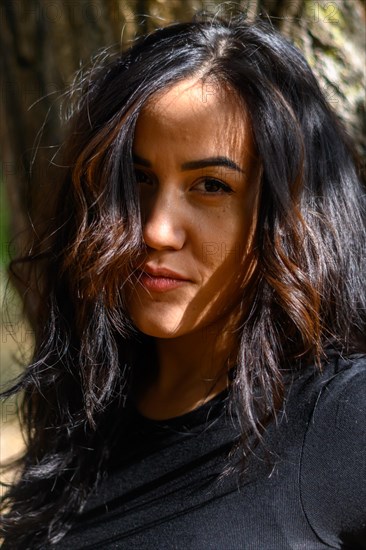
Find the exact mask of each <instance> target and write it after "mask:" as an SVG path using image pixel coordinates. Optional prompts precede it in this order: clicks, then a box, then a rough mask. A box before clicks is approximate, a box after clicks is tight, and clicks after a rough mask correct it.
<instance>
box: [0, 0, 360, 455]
mask: <svg viewBox="0 0 366 550" xmlns="http://www.w3.org/2000/svg"><path fill="white" fill-rule="evenodd" d="M202 11H203V12H207V13H217V14H218V15H221V16H225V17H230V16H231V15H235V14H236V13H238V12H241V13H243V12H244V13H246V15H247V18H248V19H249V20H254V19H255V18H256V17H260V18H263V19H267V20H268V19H269V20H270V21H271V22H272V24H273V25H274V26H275V27H277V28H278V29H279V30H280V31H281V32H282V33H283V34H285V35H286V36H288V37H289V38H290V39H291V40H292V41H293V42H294V43H295V44H296V45H297V46H298V47H299V48H300V49H301V50H302V51H303V53H304V54H305V56H306V58H307V60H308V62H309V63H310V65H311V67H312V68H313V70H314V72H315V73H316V75H317V77H318V79H319V81H320V84H321V86H322V88H323V90H324V93H325V95H326V97H327V98H328V101H329V102H330V104H331V105H332V107H333V108H334V110H335V111H336V112H337V114H338V116H339V118H340V119H341V120H342V121H343V122H344V124H345V126H346V129H347V132H348V133H349V135H350V136H351V137H352V139H353V140H354V142H355V145H356V149H357V152H358V155H359V157H360V159H361V166H360V169H361V172H362V173H363V177H365V160H364V159H365V156H366V115H365V113H366V105H365V103H366V100H365V67H366V8H365V3H364V0H330V1H329V0H328V1H327V0H319V1H318V0H245V1H238V2H219V1H215V0H181V1H179V0H90V1H86V0H1V1H0V53H1V73H0V77H1V82H0V90H1V107H0V109H1V111H0V160H1V170H0V184H1V191H0V215H1V223H0V231H1V249H0V292H1V296H0V299H1V319H0V322H1V357H0V361H1V362H0V384H1V386H2V388H3V387H4V385H6V384H7V383H8V382H9V380H10V379H12V378H14V376H16V375H17V374H19V373H20V372H21V371H22V368H24V365H25V364H26V363H27V361H29V359H30V357H31V352H32V345H33V333H32V328H31V323H29V322H28V321H27V314H28V317H30V318H31V317H32V316H31V309H32V304H31V300H29V299H26V296H27V295H29V293H28V294H27V290H26V285H25V286H24V285H21V284H20V283H19V281H17V280H14V279H12V278H11V281H10V282H8V278H9V277H8V272H7V266H8V263H9V258H10V257H16V256H17V255H20V254H21V253H22V250H24V248H25V245H26V243H27V242H28V240H29V235H30V229H31V224H32V219H33V218H34V217H37V216H41V217H42V216H45V217H46V218H47V206H45V205H44V204H43V206H42V210H41V211H39V206H38V205H39V204H41V203H42V201H41V200H40V199H41V198H42V195H43V193H44V190H45V189H49V188H50V184H51V185H52V165H51V164H50V162H51V161H52V158H53V155H54V153H55V151H56V150H57V148H58V147H59V146H60V143H62V116H60V112H61V111H62V109H61V107H62V99H63V94H64V91H65V89H66V88H67V86H68V85H69V84H70V83H71V82H72V80H73V77H74V74H75V72H76V71H78V70H80V69H82V67H83V66H84V65H88V64H89V63H90V62H92V59H93V56H95V55H96V54H97V53H98V52H99V51H100V50H101V49H103V48H105V47H108V48H109V47H110V48H111V49H112V50H115V49H117V50H118V49H121V48H122V47H125V46H126V45H128V44H129V43H130V42H131V41H132V40H133V39H134V38H135V37H136V36H138V35H140V34H142V33H146V32H149V31H151V30H153V29H155V28H157V27H159V26H164V25H167V24H169V23H172V22H175V21H186V20H189V19H191V18H192V16H193V15H194V14H195V13H197V12H202ZM24 310H25V311H24ZM16 410H17V403H16V402H15V400H8V401H6V402H5V403H2V405H1V409H0V413H1V419H0V421H1V424H0V430H1V431H0V459H1V460H2V461H4V460H5V459H7V458H9V457H11V456H14V455H15V454H17V453H18V452H19V451H20V450H21V448H22V439H21V437H20V433H19V429H18V425H17V421H16Z"/></svg>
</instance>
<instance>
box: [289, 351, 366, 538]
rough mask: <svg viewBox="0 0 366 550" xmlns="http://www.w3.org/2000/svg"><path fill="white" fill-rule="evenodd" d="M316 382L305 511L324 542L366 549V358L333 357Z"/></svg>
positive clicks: (305, 451)
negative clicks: (363, 543)
mask: <svg viewBox="0 0 366 550" xmlns="http://www.w3.org/2000/svg"><path fill="white" fill-rule="evenodd" d="M315 386H316V390H315V395H314V397H315V399H314V401H313V403H314V406H313V409H312V414H311V417H310V421H309V424H308V428H307V430H306V434H305V437H304V443H303V448H302V457H301V471H300V483H301V499H302V506H303V509H304V513H305V514H306V516H307V519H308V521H309V523H310V524H311V526H312V528H313V529H314V531H315V532H316V533H317V535H318V536H319V537H320V538H321V539H322V540H323V541H324V542H326V543H328V544H330V545H336V543H337V541H339V540H342V542H344V543H345V544H349V545H350V547H352V548H366V546H359V543H360V542H361V540H363V541H365V540H366V538H365V537H366V452H365V449H366V357H365V356H361V355H359V356H353V357H350V358H348V359H342V358H338V359H335V360H333V361H332V362H331V363H330V364H329V365H328V366H327V367H326V368H325V369H324V372H323V374H322V375H321V376H320V377H319V379H318V383H317V384H316V385H315ZM361 544H362V543H361Z"/></svg>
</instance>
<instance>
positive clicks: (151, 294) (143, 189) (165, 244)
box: [128, 79, 259, 338]
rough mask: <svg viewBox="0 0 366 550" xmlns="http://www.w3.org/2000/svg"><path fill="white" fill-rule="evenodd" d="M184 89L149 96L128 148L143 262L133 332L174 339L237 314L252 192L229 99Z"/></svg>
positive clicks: (238, 117) (246, 124)
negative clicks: (137, 197)
mask: <svg viewBox="0 0 366 550" xmlns="http://www.w3.org/2000/svg"><path fill="white" fill-rule="evenodd" d="M206 89H207V82H206V83H203V82H202V81H201V80H200V79H190V80H185V81H183V82H181V83H179V84H178V85H175V86H174V87H173V88H171V89H170V90H169V91H167V92H165V93H161V94H159V95H158V96H156V97H154V100H152V101H150V103H149V104H148V105H147V106H145V108H144V110H143V111H142V113H141V114H140V117H139V119H138V122H137V126H136V133H135V140H134V148H133V152H134V160H135V169H136V178H137V181H138V184H139V186H140V197H141V216H142V225H143V237H144V241H145V244H146V247H147V257H146V259H145V260H144V261H143V262H142V264H141V265H140V266H136V273H135V274H136V278H135V284H134V285H133V288H132V289H131V293H130V295H129V298H128V308H129V311H130V314H131V317H132V318H133V321H134V323H135V324H136V326H137V327H138V328H139V329H140V330H141V331H142V332H144V333H146V334H149V335H151V336H155V337H157V338H176V337H179V336H183V335H186V334H189V333H193V332H195V331H197V330H201V329H203V328H205V327H209V326H210V325H211V324H213V323H216V324H217V323H218V324H219V325H221V326H222V327H225V326H226V325H227V324H228V323H229V322H231V320H232V318H233V316H235V315H236V314H237V311H238V306H239V302H240V299H241V294H242V289H243V286H244V285H245V279H246V276H247V275H248V273H249V272H250V270H251V269H252V268H251V258H250V255H249V254H248V251H249V248H250V241H251V234H252V230H253V223H254V220H255V211H256V201H257V195H258V187H259V183H258V180H259V163H258V161H257V159H256V157H255V151H254V145H253V140H252V135H251V128H250V121H249V118H248V116H247V114H246V111H245V107H244V105H243V103H242V102H241V101H240V100H239V99H238V97H237V96H236V95H235V94H234V93H233V92H230V91H228V90H225V89H222V90H221V91H219V90H218V89H217V88H216V89H217V92H218V93H216V94H209V95H208V94H205V90H206Z"/></svg>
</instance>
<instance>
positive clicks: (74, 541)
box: [3, 18, 366, 550]
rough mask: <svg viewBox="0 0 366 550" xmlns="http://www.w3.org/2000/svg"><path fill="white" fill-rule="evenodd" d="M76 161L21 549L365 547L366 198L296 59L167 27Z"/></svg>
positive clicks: (268, 41) (90, 122)
mask: <svg viewBox="0 0 366 550" xmlns="http://www.w3.org/2000/svg"><path fill="white" fill-rule="evenodd" d="M63 166H64V177H63V180H62V184H61V186H60V191H59V195H58V200H57V204H56V207H55V213H54V216H53V218H52V220H53V221H52V223H51V227H50V228H49V229H48V232H47V235H48V236H49V235H52V236H53V237H52V242H51V243H50V240H49V237H48V241H47V247H48V248H46V249H45V246H44V245H42V243H41V244H40V248H42V246H43V252H42V254H41V253H40V254H39V255H38V256H37V255H34V256H33V257H32V258H31V261H32V262H33V263H34V265H35V266H37V265H41V266H42V277H43V278H42V284H41V285H40V286H41V287H42V293H41V296H40V300H39V304H40V306H39V314H38V319H39V330H38V334H37V343H36V352H35V357H34V361H33V363H32V364H31V365H30V366H29V367H28V369H27V370H26V372H25V374H24V376H23V378H22V380H21V381H20V382H19V384H18V385H17V386H16V387H15V388H14V389H13V390H12V391H13V392H15V391H19V390H22V391H24V403H23V413H22V414H23V416H22V418H23V424H24V425H25V427H26V430H27V451H26V454H25V456H24V458H23V459H22V461H21V466H22V470H21V471H22V473H21V476H20V478H19V480H18V481H17V483H16V484H15V485H14V486H13V487H12V488H10V489H9V491H8V494H7V496H6V498H5V506H7V507H8V512H7V514H6V515H5V516H4V520H3V524H4V533H5V544H4V548H17V549H18V548H45V547H49V546H52V545H54V546H55V547H56V548H103V549H104V548H138V549H139V550H140V549H144V548H146V549H150V548H159V549H160V548H177V549H188V548H190V549H197V550H198V549H203V548H205V549H213V548H215V549H218V548H219V549H239V548H240V549H242V548H245V549H252V548H253V549H254V548H255V549H257V548H260V549H269V550H274V549H285V548H289V549H290V548H291V549H295V548H296V549H298V548H306V549H310V548H311V549H312V550H313V549H314V550H315V549H323V548H324V549H325V548H348V549H351V548H352V549H355V548H365V547H366V542H365V541H366V514H365V510H366V488H365V485H366V484H365V483H364V481H365V479H364V477H365V476H364V474H365V456H364V448H365V442H366V434H365V399H364V389H365V383H366V374H365V367H366V360H365V355H364V350H365V338H364V336H365V286H364V283H365V273H366V269H365V265H364V264H365V242H366V240H365V191H364V188H363V187H362V185H361V183H360V181H359V180H358V177H357V173H356V170H355V167H354V164H353V161H352V156H351V153H350V148H349V145H348V143H347V139H346V137H345V135H344V132H343V130H342V128H341V127H340V125H339V123H338V122H337V120H336V118H335V116H334V114H333V113H332V112H331V110H330V109H329V107H328V105H327V104H326V102H325V100H324V98H323V96H322V94H321V91H320V89H319V87H318V85H317V83H316V81H315V79H314V76H313V75H312V73H311V70H310V69H309V67H308V66H307V64H306V62H305V61H304V59H303V57H302V56H301V54H300V53H299V52H298V51H297V50H296V49H295V48H294V47H293V46H292V45H290V44H289V43H288V42H287V41H286V40H285V39H283V38H282V37H281V36H279V35H278V34H277V33H276V32H275V31H274V30H273V29H271V28H269V27H268V26H265V25H263V24H261V23H259V24H256V25H250V24H247V23H246V22H245V21H243V20H241V19H232V20H231V21H223V20H218V19H217V18H214V19H212V20H211V21H208V20H207V19H206V20H203V21H199V20H196V21H194V22H191V23H186V24H178V25H173V26H170V27H167V28H164V29H160V30H158V31H156V32H154V33H153V34H151V35H149V36H146V37H144V38H142V39H140V40H138V41H137V42H136V44H135V45H134V46H133V47H132V48H131V49H129V50H128V51H127V52H125V53H124V54H123V55H122V56H120V57H117V58H115V59H111V60H110V61H109V62H107V63H104V64H103V65H102V66H100V67H99V68H98V69H95V68H93V70H92V71H91V72H90V74H89V75H87V76H86V77H85V78H84V81H83V82H82V86H81V93H80V96H79V99H78V101H76V102H75V105H74V108H73V111H72V115H71V120H70V127H69V135H68V138H67V140H66V146H65V150H64V160H63ZM44 249H45V250H44ZM41 260H42V264H41ZM9 393H10V392H9ZM70 527H71V530H70Z"/></svg>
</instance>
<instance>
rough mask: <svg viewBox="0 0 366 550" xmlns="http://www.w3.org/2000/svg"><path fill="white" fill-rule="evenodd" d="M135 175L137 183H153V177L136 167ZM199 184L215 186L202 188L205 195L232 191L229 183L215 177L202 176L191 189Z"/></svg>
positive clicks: (195, 188)
mask: <svg viewBox="0 0 366 550" xmlns="http://www.w3.org/2000/svg"><path fill="white" fill-rule="evenodd" d="M135 177H136V181H137V183H146V184H148V185H151V184H153V183H154V181H153V178H152V177H151V176H149V175H148V174H147V173H146V172H144V171H143V170H138V169H136V170H135ZM201 184H203V185H204V186H206V185H207V184H211V185H212V184H214V186H216V190H215V191H212V190H211V191H208V190H207V189H204V190H203V193H204V194H205V195H217V194H224V193H227V194H229V193H232V192H233V190H232V189H231V187H230V186H229V185H227V184H226V183H224V182H222V181H221V180H219V179H217V178H213V177H206V178H202V179H201V180H200V181H199V182H198V183H196V184H195V185H194V187H193V189H194V190H197V187H198V186H199V185H201Z"/></svg>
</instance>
